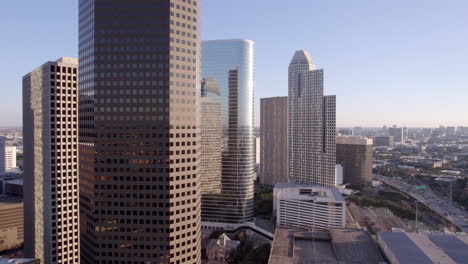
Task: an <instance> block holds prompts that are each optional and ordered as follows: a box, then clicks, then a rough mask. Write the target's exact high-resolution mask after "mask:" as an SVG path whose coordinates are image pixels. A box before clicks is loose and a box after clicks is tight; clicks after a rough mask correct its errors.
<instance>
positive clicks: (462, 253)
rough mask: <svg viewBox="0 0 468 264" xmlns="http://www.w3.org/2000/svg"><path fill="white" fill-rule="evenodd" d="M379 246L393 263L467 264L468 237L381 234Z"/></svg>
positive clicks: (402, 233) (398, 233) (400, 233)
mask: <svg viewBox="0 0 468 264" xmlns="http://www.w3.org/2000/svg"><path fill="white" fill-rule="evenodd" d="M378 237H379V239H378V240H379V244H380V245H381V247H382V248H383V249H384V252H385V254H386V255H387V257H388V258H389V260H390V261H392V259H391V258H392V256H393V258H394V261H398V262H399V263H420V264H426V263H427V264H429V263H447V264H449V263H466V260H467V259H468V236H467V235H441V234H420V233H419V234H417V233H404V232H382V233H379V235H378Z"/></svg>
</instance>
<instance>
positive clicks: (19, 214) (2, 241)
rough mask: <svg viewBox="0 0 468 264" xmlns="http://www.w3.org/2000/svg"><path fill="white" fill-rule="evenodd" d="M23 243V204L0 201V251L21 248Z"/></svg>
mask: <svg viewBox="0 0 468 264" xmlns="http://www.w3.org/2000/svg"><path fill="white" fill-rule="evenodd" d="M23 242H24V221H23V202H21V201H20V200H18V199H11V198H5V199H1V200H0V251H4V250H8V249H13V248H16V247H19V246H21V244H23Z"/></svg>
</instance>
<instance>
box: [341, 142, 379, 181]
mask: <svg viewBox="0 0 468 264" xmlns="http://www.w3.org/2000/svg"><path fill="white" fill-rule="evenodd" d="M372 146H373V145H372V139H368V138H362V137H337V138H336V163H337V164H340V165H341V166H343V182H344V183H350V184H353V185H358V186H362V185H365V184H367V183H370V181H371V180H372Z"/></svg>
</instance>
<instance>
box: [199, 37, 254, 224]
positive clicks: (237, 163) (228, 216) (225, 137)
mask: <svg viewBox="0 0 468 264" xmlns="http://www.w3.org/2000/svg"><path fill="white" fill-rule="evenodd" d="M202 77H203V78H202V91H201V92H202V103H201V104H202V109H205V111H203V110H202V122H201V123H202V129H201V141H202V145H201V164H203V165H204V166H203V167H202V168H201V177H202V221H206V222H222V223H243V222H247V221H251V220H252V219H253V194H254V193H253V192H254V178H255V172H254V155H255V153H254V136H253V118H254V113H253V111H254V108H253V100H254V43H253V41H250V40H213V41H204V42H202ZM216 114H218V115H219V118H216ZM218 146H220V147H218ZM219 160H221V166H220V167H219V166H216V164H217V162H219ZM207 178H209V179H210V180H207V181H204V180H203V179H207Z"/></svg>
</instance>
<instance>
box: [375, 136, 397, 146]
mask: <svg viewBox="0 0 468 264" xmlns="http://www.w3.org/2000/svg"><path fill="white" fill-rule="evenodd" d="M394 145H395V141H394V139H393V136H378V137H374V146H376V147H393V146H394Z"/></svg>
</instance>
